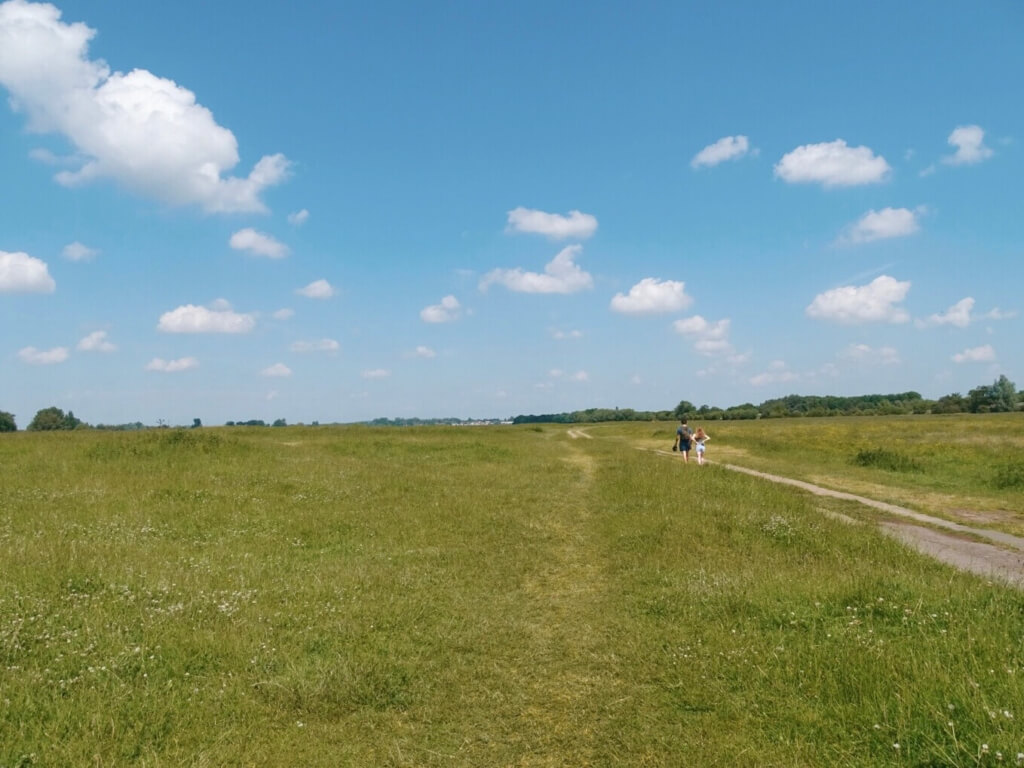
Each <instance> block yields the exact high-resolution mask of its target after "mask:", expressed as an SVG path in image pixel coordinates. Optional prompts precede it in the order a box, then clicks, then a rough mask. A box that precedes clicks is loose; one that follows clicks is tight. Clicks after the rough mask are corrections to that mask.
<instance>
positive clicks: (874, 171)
mask: <svg viewBox="0 0 1024 768" xmlns="http://www.w3.org/2000/svg"><path fill="white" fill-rule="evenodd" d="M889 170H890V168H889V164H888V163H887V162H886V161H885V158H884V157H882V156H881V155H876V154H875V153H874V152H872V151H871V149H870V148H868V147H850V146H847V144H846V142H845V141H844V140H843V139H836V140H835V141H830V142H825V143H822V144H804V145H803V146H800V147H797V148H796V149H794V150H793V151H792V152H789V153H788V154H786V155H783V157H782V159H781V160H779V162H778V163H776V165H775V175H776V176H778V177H779V178H780V179H782V180H783V181H787V182H789V183H791V184H796V183H805V182H811V183H818V184H822V185H823V186H825V187H851V186H857V185H860V184H875V183H877V182H880V181H883V180H885V178H886V176H887V175H888V174H889Z"/></svg>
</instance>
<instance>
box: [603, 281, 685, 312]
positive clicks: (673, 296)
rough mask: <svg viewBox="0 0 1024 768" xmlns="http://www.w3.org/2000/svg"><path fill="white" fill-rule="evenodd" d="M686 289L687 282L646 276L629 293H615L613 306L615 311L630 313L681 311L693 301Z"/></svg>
mask: <svg viewBox="0 0 1024 768" xmlns="http://www.w3.org/2000/svg"><path fill="white" fill-rule="evenodd" d="M685 289H686V284H685V283H683V282H680V281H678V280H659V279H658V278H656V277H645V278H644V279H643V280H641V281H640V282H639V283H637V284H636V285H634V286H633V287H632V288H630V289H629V294H628V295H627V294H623V293H617V294H615V296H614V297H613V298H612V303H611V308H612V310H613V311H614V312H622V313H623V314H628V315H642V314H656V313H659V312H679V311H680V310H683V309H686V308H687V307H688V306H690V304H691V303H693V299H692V298H690V297H689V296H687V295H686V290H685Z"/></svg>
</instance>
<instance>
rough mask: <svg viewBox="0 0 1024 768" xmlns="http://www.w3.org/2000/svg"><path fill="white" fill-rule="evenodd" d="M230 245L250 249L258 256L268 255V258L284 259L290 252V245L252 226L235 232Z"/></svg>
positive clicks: (241, 249)
mask: <svg viewBox="0 0 1024 768" xmlns="http://www.w3.org/2000/svg"><path fill="white" fill-rule="evenodd" d="M228 245H230V246H231V247H232V248H234V249H235V250H236V251H248V252H249V253H252V254H255V255H257V256H266V257H267V258H268V259H283V258H284V257H285V256H287V255H288V252H289V251H288V246H287V245H285V244H284V243H282V242H279V241H277V240H275V239H274V238H273V237H271V236H270V235H267V234H264V233H263V232H257V231H256V230H255V229H252V228H251V227H248V228H246V229H240V230H238V231H237V232H235V234H233V235H232V236H231V239H230V240H229V241H228Z"/></svg>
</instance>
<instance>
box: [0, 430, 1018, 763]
mask: <svg viewBox="0 0 1024 768" xmlns="http://www.w3.org/2000/svg"><path fill="white" fill-rule="evenodd" d="M924 421H925V420H922V423H924ZM849 423H850V426H849V427H847V426H846V424H847V422H846V421H841V420H830V419H823V420H811V419H808V420H800V421H797V420H791V421H774V422H758V423H750V424H717V423H715V424H710V425H708V431H709V432H710V433H711V435H712V441H711V442H710V443H709V456H710V457H711V458H713V459H714V460H721V461H726V460H728V461H732V462H734V463H743V464H746V465H748V466H756V467H757V468H761V469H766V470H767V471H772V472H776V473H778V474H789V475H791V476H803V477H805V478H806V479H814V477H817V478H818V479H821V477H823V476H828V477H838V478H840V479H841V480H842V482H843V483H849V484H854V485H857V486H858V487H861V486H863V487H864V488H868V487H871V488H878V489H883V490H886V494H885V495H886V496H887V497H888V498H890V499H891V500H892V499H898V497H901V496H903V495H904V494H910V495H911V496H914V494H918V495H929V494H935V497H936V498H938V497H939V496H942V497H943V498H945V495H948V496H949V497H950V498H953V497H956V496H958V495H960V493H961V492H963V495H964V496H968V497H970V498H971V499H972V503H974V500H975V499H980V500H984V501H985V503H986V504H987V505H988V506H986V507H985V508H986V509H987V510H989V511H991V510H1000V511H1001V512H1002V513H1003V514H1004V517H1005V518H1006V520H1003V523H1005V524H1006V525H1010V521H1009V518H1010V516H1011V513H1015V514H1016V515H1017V516H1020V514H1021V513H1022V512H1024V508H1022V505H1021V504H1020V487H1019V486H1017V487H1013V486H1012V483H1011V485H1010V486H1007V487H1004V488H994V487H992V486H991V484H990V483H989V484H985V483H986V482H988V481H984V482H983V481H982V480H981V479H979V478H972V477H970V474H971V473H970V472H967V471H964V472H963V473H959V474H955V476H953V475H952V473H955V472H959V471H958V470H952V469H950V470H948V471H946V470H943V471H934V470H933V469H932V463H931V462H932V461H933V460H934V461H935V462H939V461H940V460H941V461H945V459H944V458H941V457H940V456H939V452H938V451H936V453H935V455H934V456H933V455H932V454H931V453H930V451H931V450H932V442H931V440H930V439H922V440H921V442H920V444H918V443H917V442H915V441H914V440H912V439H909V438H907V439H904V438H905V437H907V436H908V435H910V433H911V430H910V429H909V427H908V428H907V429H904V428H903V425H904V424H905V423H911V422H904V421H902V420H900V419H891V420H888V421H887V420H882V419H879V420H870V419H857V420H850V422H849ZM913 423H915V424H916V422H913ZM929 423H930V422H929ZM936 423H938V422H936ZM1021 424H1022V422H1021V420H1020V419H1017V420H1013V417H1004V420H1000V419H994V418H993V419H980V420H979V419H977V418H976V417H975V418H972V419H963V420H959V421H956V425H957V426H958V427H961V428H963V429H964V431H966V432H968V433H969V434H971V435H975V432H974V430H975V429H977V433H976V437H977V441H976V443H975V444H973V446H972V449H971V453H972V454H975V455H978V456H982V455H989V454H986V453H985V452H991V453H990V455H991V456H992V457H999V458H1001V460H1004V461H1007V462H1011V451H1010V449H1008V448H1007V447H1006V446H1018V447H1019V445H1020V440H1021V435H1022V431H1024V429H1022V426H1021ZM978 425H982V426H981V427H979V426H978ZM868 428H870V429H872V430H875V429H877V434H879V435H880V436H884V440H881V442H877V441H872V440H871V439H870V438H864V440H863V445H862V444H861V442H860V439H861V436H862V435H863V430H864V429H868ZM585 430H586V432H587V434H588V435H590V436H591V439H587V438H578V439H572V438H570V437H569V435H568V433H567V429H566V428H565V427H564V426H555V425H543V426H525V427H510V426H504V427H474V428H452V427H422V428H409V429H397V428H378V429H371V428H364V427H344V428H333V427H317V428H304V427H285V428H264V429H243V428H233V429H225V428H219V429H210V428H204V429H198V430H189V431H184V430H153V431H148V432H143V433H100V432H89V431H84V432H81V431H80V432H70V433H14V434H6V435H0V466H2V467H3V469H4V474H3V482H2V484H0V562H2V564H3V567H2V568H0V766H3V767H4V768H12V767H13V766H30V765H32V766H97V767H98V766H122V765H139V766H321V765H322V766H393V767H395V768H397V767H399V766H680V765H692V766H737V765H756V766H836V765H842V766H879V765H906V766H946V765H950V766H977V765H1000V764H1006V765H1016V764H1021V763H1024V684H1022V683H1024V680H1022V679H1021V678H1024V595H1022V594H1021V593H1019V592H1016V591H1014V590H1011V589H1009V588H1005V587H1003V586H1001V585H998V584H992V583H989V582H987V581H985V580H984V579H979V578H977V577H974V576H971V575H967V574H961V573H958V572H955V571H952V570H950V569H949V568H947V567H945V566H941V565H939V564H937V563H935V562H932V561H930V560H928V559H926V558H924V557H922V556H919V555H917V554H916V553H914V552H911V551H909V550H907V549H905V548H903V547H901V546H900V545H899V544H897V543H896V542H894V541H892V540H890V539H888V538H885V537H883V536H881V535H879V534H878V533H877V532H876V531H874V530H873V529H871V528H870V527H868V526H849V525H846V524H844V523H842V522H839V521H837V520H835V519H833V518H830V517H828V516H826V515H824V514H822V510H823V509H834V510H837V511H838V510H845V509H846V508H847V506H848V505H849V504H850V502H844V501H839V500H830V499H819V498H812V497H810V496H808V495H807V494H804V493H802V492H800V491H798V490H795V489H792V488H788V487H782V486H776V485H773V484H770V483H767V482H764V481H761V480H758V479H755V478H752V477H748V476H746V475H740V474H738V473H733V472H729V471H727V470H725V469H723V468H721V467H718V466H714V465H710V466H706V467H702V468H701V467H698V466H697V465H696V464H695V463H691V464H689V465H687V466H683V465H682V463H681V460H680V459H679V458H678V457H677V456H671V455H669V456H666V455H662V454H659V453H657V452H656V451H658V450H662V451H664V450H667V449H668V448H669V446H670V443H671V439H672V434H673V432H674V425H671V424H651V423H646V424H627V425H622V424H616V425H595V426H591V427H587V428H585ZM843 430H848V431H847V432H844V431H843ZM851 432H853V433H856V434H857V435H858V437H857V439H856V440H851V439H849V438H848V437H844V435H848V434H850V433H851ZM915 434H916V433H915ZM872 446H874V447H885V448H886V449H887V450H891V451H893V452H895V453H897V454H899V455H905V456H907V457H910V458H911V459H912V460H914V461H916V462H918V463H919V464H920V465H921V466H922V467H923V469H921V470H914V471H913V472H902V471H894V470H892V469H890V468H887V467H880V466H878V464H877V459H871V460H869V461H868V463H867V464H866V465H865V464H857V463H856V461H854V460H851V459H850V456H851V455H853V456H856V453H857V451H859V450H861V448H862V447H863V448H865V449H868V448H871V447H872ZM993 446H994V447H993ZM936 447H938V446H936ZM638 448H639V449H641V450H638ZM854 449H856V450H854ZM964 453H965V455H964V456H962V457H960V458H962V459H963V461H965V462H968V461H972V462H973V461H975V459H974V458H973V457H972V458H968V457H967V455H966V454H967V452H966V451H965V452H964ZM741 459H742V460H741ZM871 461H876V463H875V464H872V463H871ZM993 461H994V458H993ZM897 463H898V460H897ZM952 463H953V462H951V463H950V464H951V465H952ZM982 464H983V462H982V460H981V459H980V458H979V459H977V464H974V465H969V466H978V467H980V466H982ZM1008 465H1009V466H1013V465H1012V463H1011V464H1008ZM965 466H968V465H965ZM990 469H991V467H990ZM812 475H813V476H814V477H812ZM985 477H988V475H986V476H985ZM947 482H948V483H949V484H950V485H944V484H943V483H947ZM929 498H931V496H929ZM1011 527H1012V526H1011Z"/></svg>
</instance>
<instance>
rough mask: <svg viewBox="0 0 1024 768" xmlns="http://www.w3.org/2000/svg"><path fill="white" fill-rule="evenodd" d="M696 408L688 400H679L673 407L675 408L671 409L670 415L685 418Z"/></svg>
mask: <svg viewBox="0 0 1024 768" xmlns="http://www.w3.org/2000/svg"><path fill="white" fill-rule="evenodd" d="M696 410H697V409H696V408H695V407H694V405H693V403H691V402H690V401H689V400H680V401H679V405H677V406H676V407H675V410H673V411H672V415H673V416H675V417H676V418H677V419H685V418H686V417H687V416H689V415H690V414H691V413H694V412H695V411H696Z"/></svg>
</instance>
